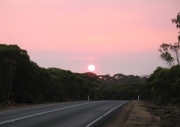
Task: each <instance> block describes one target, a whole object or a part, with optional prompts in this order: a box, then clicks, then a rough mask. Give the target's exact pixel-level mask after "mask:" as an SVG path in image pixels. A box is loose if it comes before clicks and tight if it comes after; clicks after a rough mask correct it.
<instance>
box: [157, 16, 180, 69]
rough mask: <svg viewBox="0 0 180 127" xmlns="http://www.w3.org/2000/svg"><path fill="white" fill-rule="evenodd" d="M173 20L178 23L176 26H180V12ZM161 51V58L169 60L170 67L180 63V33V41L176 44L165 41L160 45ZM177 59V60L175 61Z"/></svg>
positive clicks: (179, 39)
mask: <svg viewBox="0 0 180 127" xmlns="http://www.w3.org/2000/svg"><path fill="white" fill-rule="evenodd" d="M172 22H173V23H175V24H176V27H177V28H178V29H179V28H180V13H178V14H177V17H176V18H174V19H172ZM179 33H180V32H179ZM159 51H160V52H161V55H160V57H161V59H163V60H164V61H166V62H167V64H168V66H169V67H173V66H174V65H175V63H176V64H177V65H178V66H179V65H180V35H178V42H175V43H174V44H167V43H163V44H161V45H160V48H159ZM175 61H176V62H175Z"/></svg>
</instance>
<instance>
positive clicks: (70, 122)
mask: <svg viewBox="0 0 180 127" xmlns="http://www.w3.org/2000/svg"><path fill="white" fill-rule="evenodd" d="M125 103H127V101H79V102H66V103H57V104H47V105H41V106H34V107H30V108H22V109H17V110H9V111H4V112H0V127H91V126H93V125H94V124H96V123H97V122H98V121H100V120H102V119H103V118H105V117H107V116H108V115H110V114H111V113H112V112H113V111H115V110H116V109H117V108H119V107H120V106H122V105H123V104H125Z"/></svg>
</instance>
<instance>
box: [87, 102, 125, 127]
mask: <svg viewBox="0 0 180 127" xmlns="http://www.w3.org/2000/svg"><path fill="white" fill-rule="evenodd" d="M127 102H128V101H127ZM127 102H124V103H122V104H120V105H118V106H116V107H115V108H113V109H111V110H109V111H108V112H107V113H105V114H104V115H102V116H100V117H99V118H97V119H96V120H94V121H92V122H91V123H90V124H88V125H87V126H85V127H90V126H91V125H93V124H94V123H95V122H97V121H98V120H100V119H101V118H103V117H104V116H106V115H108V114H109V113H110V112H112V111H113V110H115V109H116V108H118V107H119V106H121V105H123V104H125V103H127Z"/></svg>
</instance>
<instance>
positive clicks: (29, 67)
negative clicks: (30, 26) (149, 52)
mask: <svg viewBox="0 0 180 127" xmlns="http://www.w3.org/2000/svg"><path fill="white" fill-rule="evenodd" d="M145 80H146V78H145V77H139V76H133V75H129V76H126V75H123V74H115V75H114V76H112V77H111V76H109V75H101V76H97V75H96V74H94V73H91V72H87V73H82V74H80V73H73V72H71V71H69V70H62V69H59V68H47V69H45V68H41V67H39V66H38V65H37V64H36V63H34V62H33V61H31V60H30V58H29V55H28V54H27V52H26V50H23V49H21V48H20V47H18V46H17V45H5V44H0V102H1V103H5V104H7V103H44V102H60V101H73V100H87V97H88V96H90V98H91V99H94V100H97V99H133V98H135V97H137V95H138V93H137V90H136V88H137V89H138V86H139V85H136V83H142V82H145ZM125 84H127V85H125ZM128 84H133V85H128Z"/></svg>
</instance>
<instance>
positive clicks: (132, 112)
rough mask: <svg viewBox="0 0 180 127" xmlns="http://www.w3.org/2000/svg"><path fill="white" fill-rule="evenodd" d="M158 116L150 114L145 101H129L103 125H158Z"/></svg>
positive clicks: (110, 126)
mask: <svg viewBox="0 0 180 127" xmlns="http://www.w3.org/2000/svg"><path fill="white" fill-rule="evenodd" d="M160 121H161V119H160V117H158V116H155V115H153V114H151V113H150V112H149V111H148V109H147V107H145V102H143V101H131V102H129V103H128V104H127V105H126V106H124V107H123V109H122V110H121V111H120V112H119V114H118V116H117V117H116V118H115V119H114V121H111V122H110V123H108V124H107V125H106V126H105V127H159V126H160Z"/></svg>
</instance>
